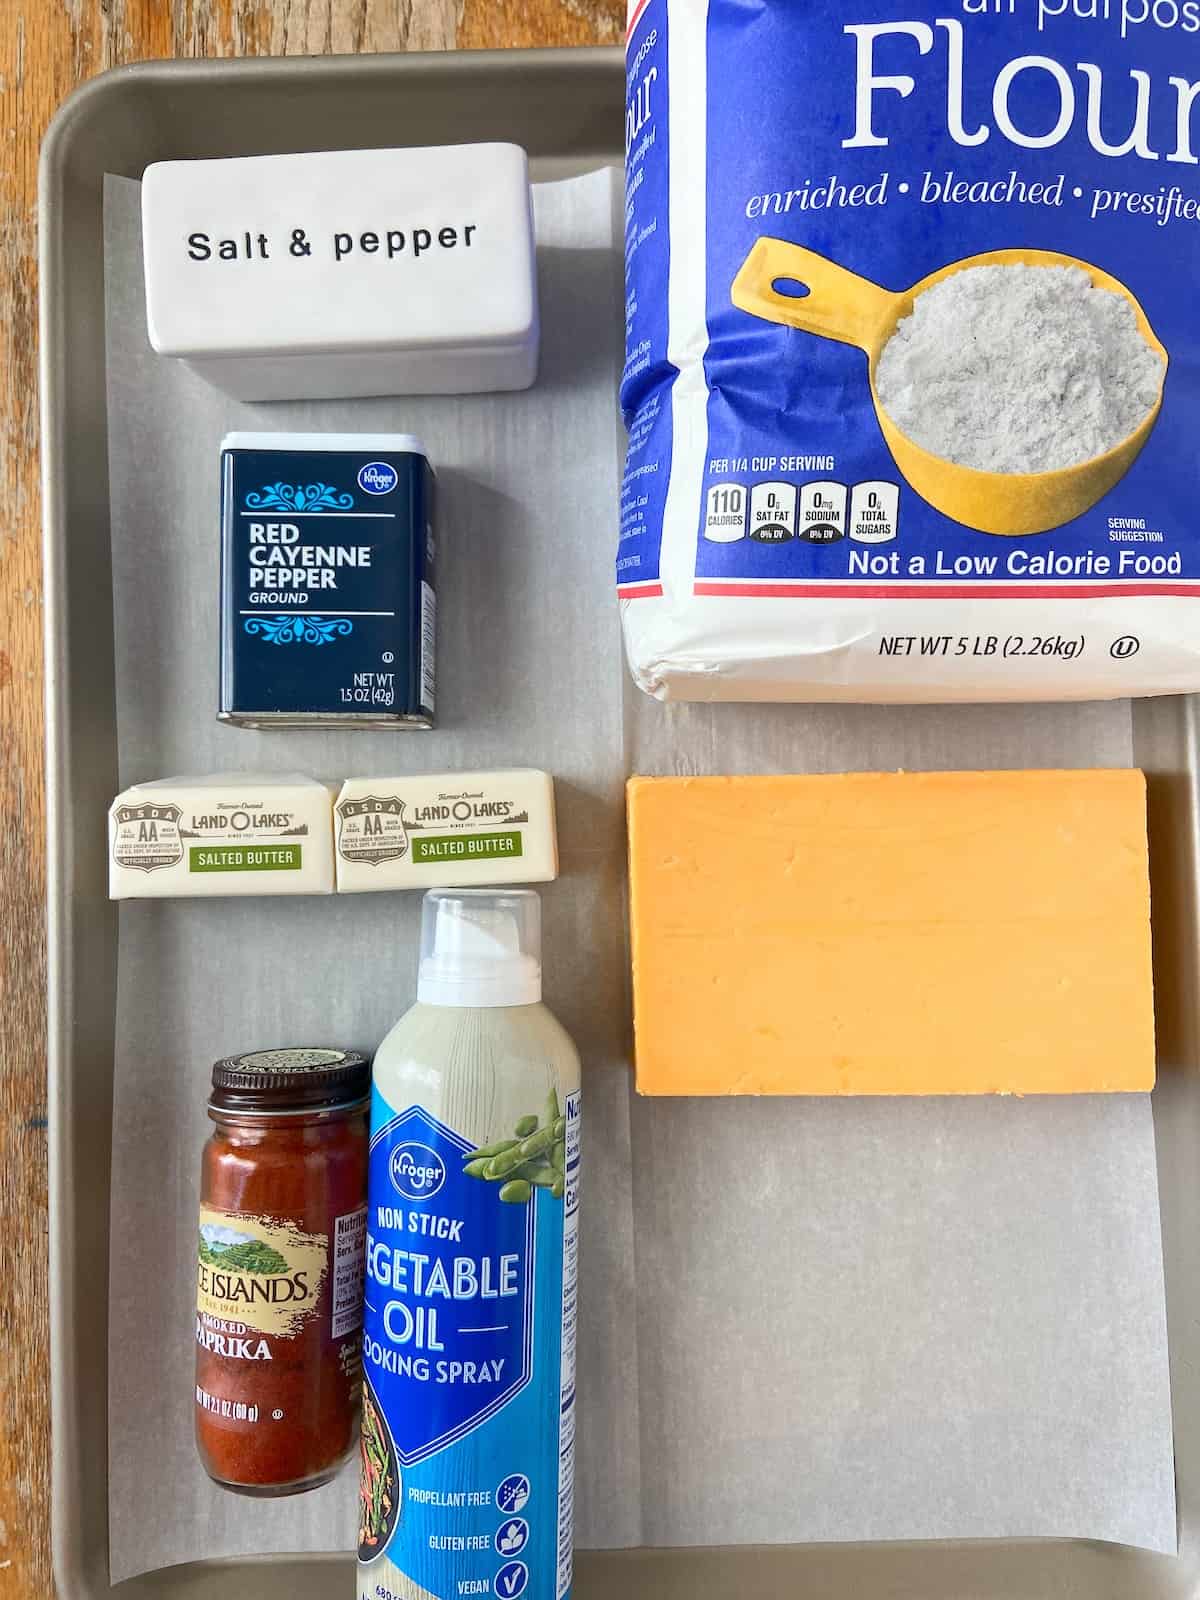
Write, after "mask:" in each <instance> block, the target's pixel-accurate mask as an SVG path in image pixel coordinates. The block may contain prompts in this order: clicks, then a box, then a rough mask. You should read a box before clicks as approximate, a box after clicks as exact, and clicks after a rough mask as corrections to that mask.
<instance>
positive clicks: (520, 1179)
mask: <svg viewBox="0 0 1200 1600" xmlns="http://www.w3.org/2000/svg"><path fill="white" fill-rule="evenodd" d="M566 1132H567V1123H566V1118H565V1117H564V1116H563V1114H562V1109H561V1107H560V1106H559V1103H558V1090H557V1089H551V1090H550V1093H549V1094H548V1095H547V1096H546V1102H545V1104H544V1105H543V1107H542V1114H541V1116H540V1117H539V1116H538V1115H537V1113H536V1112H530V1113H529V1115H528V1116H524V1117H521V1118H520V1119H519V1120H518V1121H517V1122H516V1124H515V1125H514V1127H513V1137H512V1138H511V1139H494V1140H493V1141H492V1142H491V1143H490V1144H484V1145H480V1147H479V1149H478V1150H468V1152H467V1153H466V1155H465V1156H464V1157H463V1171H464V1172H465V1173H466V1175H467V1177H468V1178H480V1179H482V1180H483V1181H484V1182H485V1183H498V1184H499V1185H500V1198H501V1200H503V1201H504V1202H505V1203H506V1204H508V1205H514V1206H523V1205H528V1203H529V1201H530V1199H531V1198H532V1195H533V1192H534V1190H535V1189H546V1190H548V1191H549V1193H550V1195H551V1196H552V1197H553V1198H554V1199H555V1200H561V1199H562V1197H563V1194H564V1192H565V1190H566V1170H567V1146H566Z"/></svg>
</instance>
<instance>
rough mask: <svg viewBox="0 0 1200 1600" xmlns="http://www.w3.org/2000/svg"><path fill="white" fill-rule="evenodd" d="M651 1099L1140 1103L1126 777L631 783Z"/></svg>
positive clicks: (640, 1049) (1131, 806)
mask: <svg viewBox="0 0 1200 1600" xmlns="http://www.w3.org/2000/svg"><path fill="white" fill-rule="evenodd" d="M628 800H629V847H630V876H631V902H630V915H631V927H632V950H633V995H634V1021H635V1030H636V1061H637V1086H638V1089H639V1091H640V1092H641V1093H642V1094H647V1095H727V1094H789V1095H900V1094H907V1095H934V1094H998V1093H1009V1094H1082V1093H1090V1092H1108V1091H1113V1090H1147V1089H1150V1088H1152V1087H1153V1084H1154V1013H1153V990H1152V979H1151V968H1150V887H1149V871H1148V855H1147V840H1146V786H1145V779H1144V777H1143V775H1142V774H1141V773H1140V772H1136V771H1091V772H1087V771H1085V772H952V773H945V772H941V773H938V772H933V773H855V774H849V775H844V776H823V777H739V778H634V779H632V780H631V781H630V783H629V795H628Z"/></svg>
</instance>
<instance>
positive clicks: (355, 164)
mask: <svg viewBox="0 0 1200 1600" xmlns="http://www.w3.org/2000/svg"><path fill="white" fill-rule="evenodd" d="M142 243H143V252H144V258H145V268H146V318H147V325H148V329H149V334H150V342H151V344H152V345H153V346H154V348H155V349H156V350H157V351H158V352H159V353H160V354H162V355H173V356H191V357H196V358H203V357H206V356H211V357H216V356H221V357H230V356H235V357H236V356H239V355H244V356H247V357H251V356H262V355H268V354H270V355H278V354H295V355H304V354H310V353H311V354H318V353H343V352H347V351H365V350H378V351H386V350H440V349H445V350H448V351H449V350H471V349H480V350H484V349H495V348H504V347H507V346H510V345H511V346H517V347H519V346H522V345H526V344H528V343H529V342H531V341H532V340H534V339H536V337H537V290H536V273H535V264H534V245H533V223H532V212H531V205H530V194H529V172H528V161H527V158H526V155H525V152H524V151H523V150H522V149H521V148H520V147H519V146H517V145H512V144H481V145H442V146H435V147H432V148H428V149H398V150H335V151H324V152H316V153H311V154H303V155H277V156H238V157H232V158H229V159H225V160H212V161H160V162H156V163H154V164H153V165H151V166H149V167H147V169H146V172H145V175H144V177H143V180H142Z"/></svg>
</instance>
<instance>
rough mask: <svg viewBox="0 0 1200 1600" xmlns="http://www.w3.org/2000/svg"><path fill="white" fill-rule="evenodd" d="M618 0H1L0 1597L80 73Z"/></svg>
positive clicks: (37, 1379) (28, 1448)
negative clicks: (53, 198) (45, 179)
mask: <svg viewBox="0 0 1200 1600" xmlns="http://www.w3.org/2000/svg"><path fill="white" fill-rule="evenodd" d="M624 12H625V6H624V0H0V105H2V107H3V115H2V118H0V133H2V135H3V139H4V155H3V158H2V159H0V252H2V255H0V503H2V504H3V505H4V506H5V507H6V508H7V509H6V511H5V512H4V513H3V514H2V515H0V1017H2V1018H3V1021H2V1023H0V1408H2V1409H0V1595H10V1594H11V1595H14V1596H20V1597H21V1600H41V1597H43V1596H48V1595H50V1594H51V1593H52V1584H51V1578H50V1546H49V1526H48V1515H47V1511H48V1460H49V1415H48V1396H47V1390H48V1358H47V1319H46V1112H45V1106H46V1090H45V1024H44V1017H43V1010H44V985H45V957H44V948H43V913H42V901H43V891H44V871H45V851H44V847H43V832H44V820H43V783H42V690H41V672H42V665H41V604H42V584H41V570H40V553H39V539H40V531H39V524H38V514H39V506H38V481H37V470H38V469H37V333H36V322H37V276H36V253H37V247H36V239H35V221H34V218H35V205H36V194H37V159H38V147H39V145H40V143H41V138H42V133H43V131H44V129H45V126H46V123H47V122H48V121H49V119H50V116H51V115H52V113H53V112H54V110H55V108H56V107H57V106H58V104H59V102H60V101H61V100H62V99H63V98H64V97H65V96H66V95H67V94H68V93H69V92H70V91H71V90H72V89H73V88H74V87H75V85H76V84H78V83H81V82H82V81H83V80H84V79H85V78H89V77H91V76H92V75H93V74H95V73H97V72H101V71H103V69H104V68H106V67H112V66H117V65H119V64H120V63H123V62H127V61H139V60H145V59H147V58H149V57H163V56H253V55H284V54H286V55H322V54H328V53H337V52H360V51H362V52H367V51H379V50H409V49H412V50H443V49H451V48H454V47H456V46H458V47H462V48H468V47H474V48H499V47H502V46H508V45H554V44H560V45H569V44H604V43H608V44H611V43H615V42H617V41H618V40H619V39H620V37H621V35H622V31H623V25H624Z"/></svg>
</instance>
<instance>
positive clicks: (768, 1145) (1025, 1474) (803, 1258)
mask: <svg viewBox="0 0 1200 1600" xmlns="http://www.w3.org/2000/svg"><path fill="white" fill-rule="evenodd" d="M536 213H537V224H538V239H539V272H540V278H541V295H542V327H543V336H542V369H541V375H540V378H539V381H538V384H537V386H536V387H535V388H534V389H533V390H532V391H530V392H529V393H527V394H523V395H513V396H484V397H472V398H463V399H454V398H449V399H411V400H410V399H394V400H379V401H352V402H329V401H325V402H319V403H317V402H310V403H303V404H294V405H269V406H268V405H259V406H251V405H239V404H237V403H236V402H233V401H230V400H227V399H226V398H224V397H223V396H221V395H220V394H218V393H217V392H216V391H215V390H213V389H211V388H209V387H208V386H207V385H206V384H204V383H203V382H201V381H200V380H199V379H197V378H196V377H194V376H193V375H192V374H190V373H188V372H187V371H186V370H185V369H183V368H182V367H181V366H180V365H179V364H177V363H173V362H170V361H165V360H162V359H160V358H158V357H156V356H155V355H154V354H153V353H152V352H151V351H150V349H149V347H148V345H147V342H146V334H145V318H144V310H143V299H142V275H141V260H140V238H139V194H138V187H137V185H136V184H132V183H130V182H128V181H126V180H121V179H109V180H108V188H107V190H106V235H107V275H108V345H109V426H110V462H111V493H112V511H113V518H112V522H113V562H114V609H115V622H116V642H117V656H116V659H117V672H118V723H119V740H120V768H121V784H122V786H124V785H126V784H128V783H132V782H135V781H137V780H139V779H146V778H154V777H159V776H162V775H164V774H167V773H181V772H203V771H209V770H218V769H230V768H234V769H236V768H266V769H268V770H277V771H282V770H289V769H299V770H302V771H309V772H312V773H314V775H316V776H321V777H340V776H342V775H345V774H350V773H370V772H372V771H374V772H379V773H383V772H397V771H400V772H403V771H437V770H453V769H454V768H455V767H465V766H473V767H476V768H478V767H487V766H491V765H495V766H508V765H526V764H528V765H534V766H541V767H545V768H547V769H549V770H550V771H552V772H554V773H555V775H556V777H557V779H558V801H559V825H560V844H561V848H562V858H563V877H562V879H561V880H560V881H559V882H558V883H557V884H554V885H551V886H548V888H547V890H546V893H545V907H546V952H547V960H546V969H547V972H546V975H547V1000H548V1002H549V1004H550V1005H551V1006H552V1007H553V1008H554V1009H555V1010H556V1011H557V1012H558V1014H559V1015H560V1016H561V1017H562V1019H563V1021H564V1022H565V1023H566V1025H567V1026H568V1027H569V1028H570V1029H571V1031H572V1033H573V1034H574V1035H575V1037H576V1039H577V1040H578V1042H579V1044H580V1046H581V1049H582V1052H583V1055H584V1061H585V1073H586V1080H585V1108H586V1146H585V1150H586V1189H585V1206H584V1237H583V1257H582V1262H583V1265H582V1275H581V1319H580V1338H579V1407H580V1411H579V1455H578V1490H577V1496H576V1503H577V1513H578V1515H577V1535H578V1543H579V1545H580V1546H581V1547H582V1548H587V1547H622V1546H636V1545H643V1544H649V1545H662V1546H669V1545H694V1544H700V1545H706V1544H743V1543H761V1542H771V1543H776V1542H778V1543H803V1542H808V1541H814V1540H847V1539H850V1540H865V1539H934V1538H976V1537H987V1536H1022V1535H1025V1536H1032V1535H1065V1536H1072V1537H1078V1538H1091V1539H1107V1540H1118V1541H1122V1542H1126V1543H1131V1544H1141V1545H1145V1546H1147V1547H1149V1548H1152V1549H1156V1550H1172V1551H1173V1550H1174V1549H1175V1508H1174V1486H1173V1461H1172V1449H1171V1417H1170V1396H1169V1389H1168V1377H1167V1364H1166V1331H1165V1319H1164V1302H1163V1281H1162V1259H1161V1247H1160V1239H1159V1222H1158V1199H1157V1186H1156V1176H1155V1168H1154V1136H1153V1129H1152V1125H1151V1118H1150V1106H1149V1102H1148V1100H1147V1099H1146V1098H1144V1097H1138V1096H1125V1097H1117V1098H1113V1099H1104V1098H1100V1097H1095V1098H1093V1097H1087V1098H1083V1099H1076V1100H1068V1099H1055V1100H1039V1101H1034V1100H1030V1101H1017V1100H995V1101H987V1102H980V1101H954V1100H930V1101H893V1102H884V1101H878V1102H872V1101H845V1102H835V1101H801V1100H793V1101H788V1100H784V1101H771V1102H765V1101H764V1102H755V1101H747V1100H730V1101H721V1102H714V1101H704V1102H689V1101H658V1102H655V1101H639V1100H638V1099H637V1098H636V1096H635V1095H634V1094H633V1091H632V1083H631V1076H630V1073H629V1069H628V1064H627V1063H628V1057H629V1032H630V1027H629V1000H628V984H627V956H626V941H625V924H624V859H623V853H624V832H623V807H622V790H623V782H624V778H625V776H626V774H627V772H630V771H641V772H714V771H716V772H719V771H789V770H790V771H836V770H848V769H857V768H889V767H899V766H905V767H910V768H922V767H923V768H936V767H980V766H1026V765H1028V766H1072V765H1074V766H1086V765H1127V764H1129V762H1130V759H1131V743H1130V726H1129V714H1128V708H1127V707H1126V706H1123V705H1116V704H1110V705H1106V706H1070V707H1055V706H1039V707H1016V706H1008V707H965V706H964V707H957V708H955V709H952V710H943V709H938V708H931V707H906V708H901V707H887V708H870V707H832V706H827V707H815V708H802V707H754V708H751V707H745V706H717V707H699V706H675V707H663V706H660V705H657V704H655V703H652V702H650V701H647V700H645V699H643V697H641V696H640V695H639V694H638V693H637V691H635V690H634V689H632V687H630V686H629V685H628V684H627V681H626V675H625V672H624V669H623V666H622V664H621V659H620V637H619V627H618V622H617V613H616V604H615V600H614V599H613V593H612V559H611V557H612V541H613V537H614V535H613V527H614V522H613V518H614V506H615V503H616V481H617V476H618V471H619V449H620V446H619V437H618V425H617V421H616V416H615V411H614V405H613V394H614V390H615V384H616V374H617V371H618V365H619V348H618V341H619V328H620V317H621V288H620V280H619V258H618V254H617V252H616V250H615V249H614V244H613V241H614V239H615V238H617V237H619V230H620V218H619V212H617V211H615V208H614V192H613V188H612V184H611V177H610V175H609V174H607V173H601V174H595V175H593V176H591V177H589V178H587V179H582V180H576V181H574V182H570V183H564V184H557V185H548V186H541V187H539V188H538V190H537V192H536ZM234 427H237V428H255V427H258V428H286V427H294V428H310V429H314V428H326V429H331V430H333V429H345V430H352V429H356V428H357V429H362V430H370V431H384V430H395V431H412V432H416V433H418V434H420V435H421V436H422V437H423V438H424V440H425V442H426V444H427V447H428V448H429V452H430V455H431V458H432V459H433V461H434V463H435V464H436V466H437V468H438V471H439V487H440V503H439V512H438V522H439V526H440V532H441V550H440V558H441V565H440V570H439V630H440V661H439V669H440V670H439V679H440V681H439V717H440V724H441V725H440V728H439V730H438V731H437V732H435V733H433V734H401V735H396V734H386V733H385V734H369V733H353V732H348V733H344V734H338V733H294V734H289V733H256V732H252V731H247V730H240V729H231V728H224V727H219V726H218V725H217V723H216V721H215V720H214V713H215V695H216V682H215V672H216V659H217V598H218V597H217V575H218V574H217V537H218V517H217V471H216V466H217V451H218V447H219V442H220V438H221V435H222V433H223V432H225V431H226V430H227V429H229V428H234ZM103 824H104V819H103V818H102V817H97V819H96V826H97V828H102V827H103ZM418 914H419V897H418V896H415V895H412V896H405V895H362V896H351V897H346V898H341V899H339V898H334V899H320V900H290V899H275V900H263V899H253V900H224V901H221V900H218V901H208V902H204V901H187V900H180V901H158V902H137V903H127V904H125V905H123V906H122V907H121V911H120V926H121V932H120V977H119V983H118V1028H117V1037H118V1058H117V1063H116V1113H115V1122H114V1130H113V1203H112V1267H111V1295H110V1323H109V1343H110V1385H109V1412H110V1489H109V1510H110V1540H111V1558H110V1559H111V1567H112V1577H113V1579H114V1581H116V1580H119V1579H120V1578H123V1577H126V1576H129V1575H132V1574H134V1573H137V1572H140V1571H144V1570H147V1569H150V1568H154V1567H158V1566H165V1565H169V1564H171V1563H174V1562H179V1561H185V1560H191V1559H198V1558H203V1557H216V1556H224V1555H239V1554H252V1553H264V1552H275V1551H308V1550H314V1551H316V1550H321V1551H324V1550H347V1549H349V1548H350V1547H351V1546H352V1543H353V1535H354V1526H355V1516H354V1499H355V1483H354V1475H353V1471H352V1470H351V1471H350V1472H348V1473H347V1474H345V1475H344V1476H343V1478H342V1479H341V1480H339V1481H338V1482H337V1483H336V1484H333V1485H331V1486H330V1487H328V1488H326V1489H324V1490H320V1491H317V1492H316V1493H313V1494H309V1495H306V1496H302V1497H300V1498H298V1499H296V1500H290V1501H280V1502H275V1503H271V1502H263V1501H259V1502H247V1501H242V1500H239V1499H237V1498H236V1497H234V1496H231V1495H228V1494H225V1493H223V1492H222V1491H221V1490H219V1489H216V1488H215V1487H213V1486H212V1485H210V1483H209V1482H208V1480H207V1478H206V1477H205V1476H204V1473H203V1471H202V1469H201V1467H200V1465H199V1462H198V1460H197V1458H196V1455H195V1451H194V1447H193V1443H192V1424H191V1414H192V1366H193V1360H194V1350H193V1345H192V1313H193V1304H194V1293H195V1252H194V1238H195V1215H196V1203H197V1187H196V1186H197V1177H198V1161H199V1153H200V1147H201V1144H202V1142H203V1140H204V1138H205V1136H206V1133H207V1122H206V1118H205V1114H204V1099H205V1092H206V1084H207V1074H208V1069H209V1067H210V1066H211V1063H212V1061H213V1060H214V1059H215V1058H216V1057H217V1056H219V1055H222V1054H224V1053H226V1052H228V1051H235V1050H243V1049H251V1048H256V1047H261V1046H265V1045H271V1044H278V1043H285V1042H312V1041H326V1040H328V1041H332V1042H335V1043H344V1044H355V1045H360V1046H364V1047H366V1048H371V1047H373V1046H374V1045H376V1044H377V1043H378V1041H379V1039H380V1038H381V1037H382V1035H383V1033H384V1032H385V1031H386V1030H387V1028H388V1027H389V1026H390V1025H391V1023H392V1022H393V1021H394V1020H395V1018H396V1017H397V1016H398V1015H399V1014H400V1012H401V1011H403V1010H404V1009H405V1007H406V1006H407V1005H408V1004H409V1002H410V1000H411V998H412V993H413V976H414V963H415V950H416V933H417V921H418Z"/></svg>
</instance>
